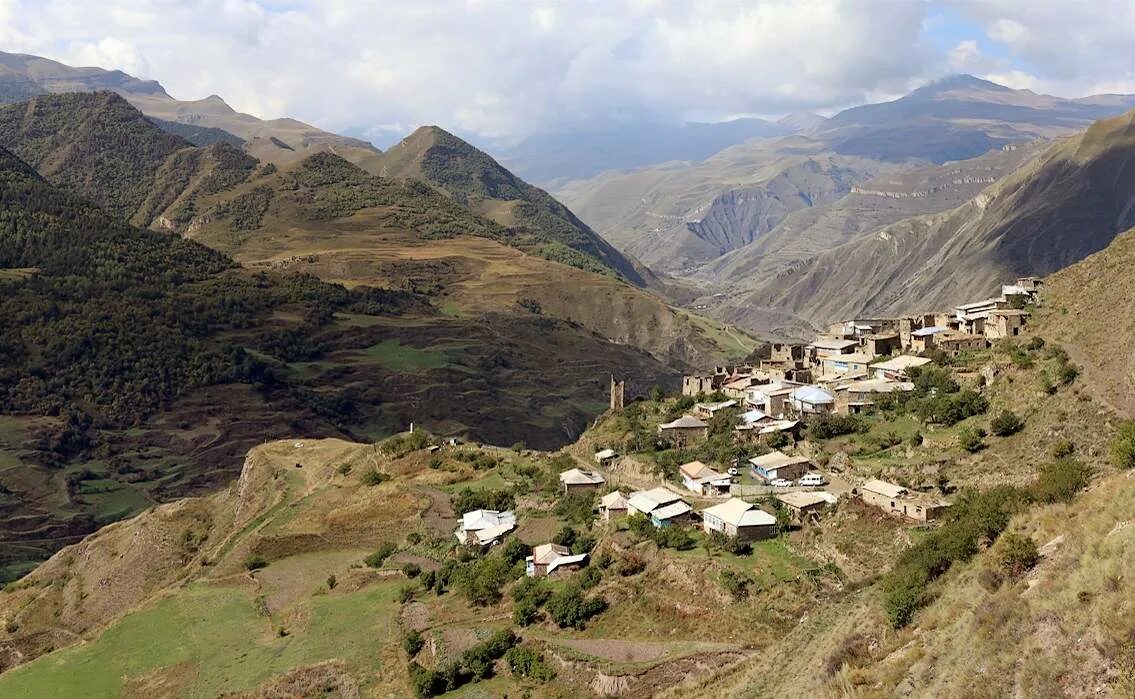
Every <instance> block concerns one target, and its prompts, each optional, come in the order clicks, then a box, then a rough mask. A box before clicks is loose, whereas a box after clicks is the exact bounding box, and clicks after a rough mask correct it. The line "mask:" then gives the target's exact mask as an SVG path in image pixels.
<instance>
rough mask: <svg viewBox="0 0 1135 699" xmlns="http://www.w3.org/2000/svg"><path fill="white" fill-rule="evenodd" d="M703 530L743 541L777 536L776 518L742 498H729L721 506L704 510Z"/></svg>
mask: <svg viewBox="0 0 1135 699" xmlns="http://www.w3.org/2000/svg"><path fill="white" fill-rule="evenodd" d="M701 514H702V528H704V529H705V531H706V532H707V533H708V532H721V533H722V534H725V535H726V536H731V537H734V538H736V539H739V540H741V541H758V540H760V539H771V538H773V537H775V536H776V517H774V516H773V515H770V514H769V513H767V512H765V511H764V510H762V509H760V508H758V507H757V506H756V505H753V504H752V503H748V502H745V501H744V500H741V499H740V498H729V499H728V500H726V501H725V502H723V503H721V504H720V505H714V506H713V507H707V508H705V509H704V510H702V513H701Z"/></svg>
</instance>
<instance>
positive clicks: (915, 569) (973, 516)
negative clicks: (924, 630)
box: [882, 486, 1029, 628]
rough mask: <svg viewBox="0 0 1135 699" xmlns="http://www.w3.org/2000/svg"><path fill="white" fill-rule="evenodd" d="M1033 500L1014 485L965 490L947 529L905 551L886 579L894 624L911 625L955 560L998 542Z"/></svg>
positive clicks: (887, 604) (886, 596)
mask: <svg viewBox="0 0 1135 699" xmlns="http://www.w3.org/2000/svg"><path fill="white" fill-rule="evenodd" d="M1028 496H1029V494H1028V492H1026V491H1024V490H1022V489H1019V488H1015V487H1012V486H995V487H993V488H990V489H989V490H986V491H984V492H977V491H973V490H967V491H964V492H963V493H962V494H961V495H960V496H959V497H958V498H957V499H956V500H955V502H954V505H953V507H951V508H950V513H949V515H948V516H947V518H946V521H945V522H944V523H943V524H942V526H941V527H940V528H939V529H937V530H935V531H933V532H931V533H930V534H929V535H927V536H926V537H925V538H924V539H922V540H921V541H919V542H918V543H917V544H915V545H913V546H911V547H909V548H907V549H906V550H905V551H903V552H902V553H901V554H900V555H899V557H898V559H897V560H896V561H895V564H894V566H893V567H892V568H891V570H890V571H889V572H888V573H887V574H886V575H885V576H884V578H883V583H882V588H883V604H884V607H885V609H886V612H887V619H888V621H890V623H891V625H892V626H894V627H895V628H900V627H902V626H906V625H907V624H908V623H910V621H911V619H912V618H913V617H914V614H915V612H917V611H918V609H919V608H921V607H922V606H923V605H924V604H926V603H927V602H928V601H929V599H930V594H929V592H928V587H929V585H930V583H931V582H932V581H934V579H936V578H937V577H938V576H940V575H942V574H943V573H945V572H946V571H947V570H949V568H950V566H951V565H952V564H953V563H954V562H955V561H965V560H968V559H969V558H970V557H972V556H973V555H974V554H975V553H977V551H978V550H979V548H980V546H981V544H982V542H984V541H990V540H993V539H995V538H996V537H997V536H998V535H999V534H1000V533H1001V532H1002V531H1004V530H1005V527H1007V526H1008V524H1009V518H1010V517H1011V516H1012V514H1013V513H1014V512H1016V511H1017V510H1018V509H1020V507H1022V505H1024V504H1025V503H1026V502H1027V501H1028Z"/></svg>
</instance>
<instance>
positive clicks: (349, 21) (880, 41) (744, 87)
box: [0, 0, 1135, 145]
mask: <svg viewBox="0 0 1135 699" xmlns="http://www.w3.org/2000/svg"><path fill="white" fill-rule="evenodd" d="M1133 42H1135V3H1132V2H1130V0H1082V1H1079V2H1078V1H1077V0H1064V1H1060V0H981V1H980V2H978V1H975V2H953V1H950V0H937V1H928V2H919V1H916V0H909V1H903V0H892V1H882V0H849V1H846V2H840V1H838V0H748V1H746V2H740V1H736V0H697V1H696V2H694V1H693V0H689V1H684V0H595V1H594V2H587V1H584V0H562V1H561V2H526V1H524V0H376V1H372V2H367V1H362V0H359V1H346V0H344V1H337V0H327V1H317V0H311V1H310V2H305V1H302V0H295V1H286V0H285V1H277V2H270V1H268V0H261V1H255V0H99V2H87V1H85V0H0V50H5V51H10V52H20V53H33V54H37V55H42V56H46V57H49V58H54V59H56V60H60V61H63V62H65V63H69V64H77V65H97V66H102V67H105V68H118V69H121V70H124V71H126V72H128V73H131V74H133V75H135V76H138V77H142V78H152V79H156V80H159V81H160V82H161V83H162V84H163V85H164V86H165V88H166V89H167V91H168V92H170V94H172V95H173V96H174V97H177V98H179V99H195V98H200V97H205V96H207V95H209V94H219V95H221V96H222V97H223V98H224V99H225V100H226V101H227V102H228V103H229V104H231V105H232V106H233V107H235V108H237V109H239V110H241V111H247V112H250V113H252V114H255V115H257V116H261V117H276V116H285V115H286V116H294V117H297V118H300V119H303V120H305V121H308V122H311V123H313V124H316V125H318V126H320V127H322V128H325V129H329V130H333V131H338V132H347V133H351V134H353V135H360V136H364V137H366V138H369V139H371V140H373V141H374V142H375V143H377V144H379V145H386V144H388V143H390V142H391V141H392V140H393V139H396V138H397V137H398V136H401V135H403V134H404V133H406V132H408V131H409V130H411V129H412V128H413V127H414V126H416V125H418V124H423V123H436V124H440V125H442V126H445V127H447V128H450V129H454V130H457V131H460V132H463V133H471V134H479V135H480V136H482V137H484V138H486V139H488V138H499V139H504V140H509V139H516V138H520V137H523V136H524V135H526V134H528V133H532V132H533V131H536V130H539V129H547V128H551V127H555V126H562V125H563V124H570V123H575V122H581V121H586V120H596V119H609V118H619V119H634V118H642V117H650V118H657V119H672V120H682V119H685V120H710V121H716V120H722V119H726V118H730V117H735V116H739V115H763V116H779V115H782V114H786V113H789V112H794V111H799V110H815V111H821V112H824V113H829V112H831V111H834V110H838V109H839V108H842V107H845V106H849V105H853V104H857V103H861V102H864V101H876V100H879V99H884V98H890V97H894V96H897V95H899V94H902V93H904V92H906V91H908V90H909V89H911V88H912V87H915V86H917V85H919V84H921V83H923V82H925V81H926V80H928V79H933V78H935V77H940V76H942V75H946V74H950V73H959V72H967V73H973V74H976V75H979V76H982V77H986V78H989V79H992V80H995V81H998V82H1001V83H1004V84H1008V85H1010V86H1013V87H1020V88H1030V89H1033V90H1036V91H1038V92H1048V93H1052V94H1058V95H1063V96H1082V95H1086V94H1092V93H1096V92H1135V51H1132V50H1131V47H1132V46H1133V45H1135V43H1133Z"/></svg>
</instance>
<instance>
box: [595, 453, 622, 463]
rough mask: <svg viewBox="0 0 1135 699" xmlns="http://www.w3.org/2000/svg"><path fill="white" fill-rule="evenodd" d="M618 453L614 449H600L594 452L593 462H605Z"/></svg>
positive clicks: (612, 458)
mask: <svg viewBox="0 0 1135 699" xmlns="http://www.w3.org/2000/svg"><path fill="white" fill-rule="evenodd" d="M618 455H619V454H618V453H617V452H616V451H615V450H614V449H603V450H602V451H597V452H595V463H597V464H599V465H600V466H602V465H604V464H606V463H607V462H608V461H612V460H614V459H615V458H616V457H617V456H618Z"/></svg>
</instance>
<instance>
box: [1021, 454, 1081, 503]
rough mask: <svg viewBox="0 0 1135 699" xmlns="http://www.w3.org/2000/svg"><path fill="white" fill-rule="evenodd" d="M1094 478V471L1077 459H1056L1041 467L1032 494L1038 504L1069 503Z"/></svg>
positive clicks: (1032, 487)
mask: <svg viewBox="0 0 1135 699" xmlns="http://www.w3.org/2000/svg"><path fill="white" fill-rule="evenodd" d="M1091 477H1092V469H1091V467H1089V466H1088V465H1086V464H1084V463H1082V462H1080V461H1077V460H1076V459H1073V458H1070V457H1065V458H1063V459H1056V460H1055V461H1052V462H1050V463H1047V464H1045V465H1044V466H1041V467H1040V471H1039V473H1038V474H1037V479H1036V481H1035V482H1034V483H1033V485H1032V486H1031V488H1030V493H1031V495H1032V497H1033V498H1034V499H1036V500H1037V501H1038V502H1043V503H1053V502H1068V501H1070V500H1071V499H1072V498H1073V497H1075V496H1076V493H1078V492H1080V491H1081V490H1083V488H1084V486H1086V485H1087V484H1088V481H1089V480H1090V479H1091Z"/></svg>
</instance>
